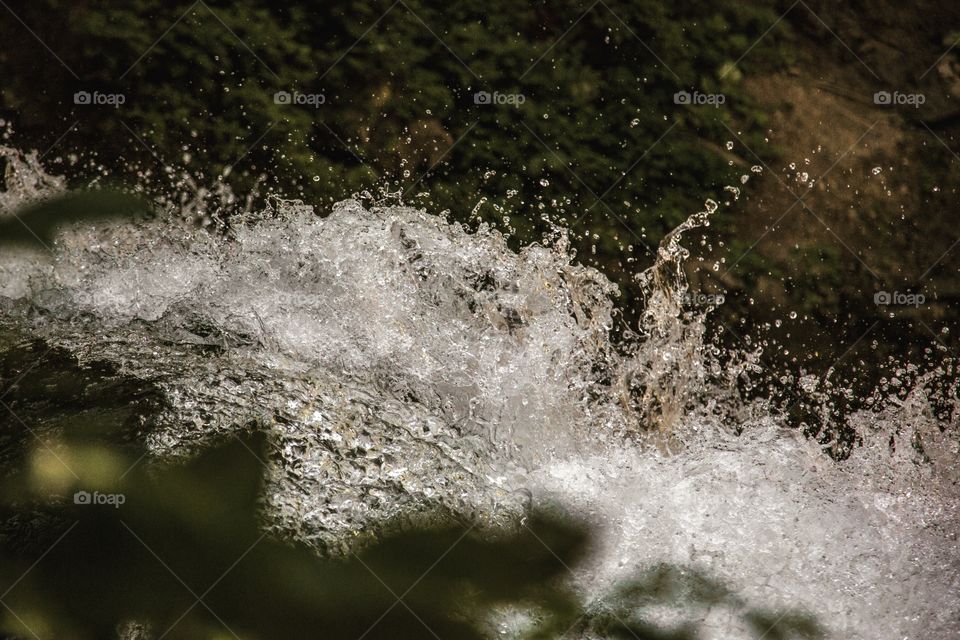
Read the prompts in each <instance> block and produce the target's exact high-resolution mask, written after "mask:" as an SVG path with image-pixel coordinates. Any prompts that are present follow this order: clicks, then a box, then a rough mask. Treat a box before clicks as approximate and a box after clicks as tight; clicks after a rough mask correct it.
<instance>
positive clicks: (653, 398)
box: [0, 149, 960, 640]
mask: <svg viewBox="0 0 960 640" xmlns="http://www.w3.org/2000/svg"><path fill="white" fill-rule="evenodd" d="M4 153H5V155H6V159H7V162H8V167H9V168H8V179H7V182H6V184H7V188H6V191H5V192H3V194H2V197H0V215H11V214H12V212H13V211H14V210H15V209H16V208H17V207H19V206H21V205H22V204H24V203H26V202H29V201H32V200H35V199H38V198H44V197H48V196H50V195H53V194H55V193H58V192H60V191H62V190H63V189H64V188H65V187H64V182H63V181H62V180H61V179H59V178H56V177H51V176H48V175H47V174H45V173H43V171H42V169H41V168H40V167H39V164H38V163H37V161H36V158H35V156H29V155H23V154H20V153H19V152H16V151H14V150H10V149H7V150H5V152H4ZM715 206H716V205H714V204H713V203H708V204H707V206H706V207H705V210H704V211H703V212H701V213H699V214H696V215H695V216H693V217H692V218H691V221H689V222H688V224H687V225H686V226H684V227H683V228H682V229H680V230H678V232H676V233H675V234H672V235H671V236H669V237H668V239H667V241H665V243H664V244H663V245H662V246H661V251H660V256H659V259H658V262H657V264H656V265H654V266H652V267H651V268H650V269H649V270H647V271H645V272H643V273H641V274H639V275H638V278H639V279H640V280H641V281H642V282H643V283H644V286H645V287H646V289H645V290H646V291H647V293H648V299H647V308H646V310H645V313H644V314H643V318H642V320H641V325H640V326H639V327H638V328H637V330H636V331H632V332H627V334H626V336H625V337H622V338H617V339H615V338H614V337H613V335H614V334H615V333H616V332H615V331H614V328H615V326H614V323H615V322H617V321H618V320H617V317H616V313H615V296H616V293H617V292H616V287H615V286H614V285H613V284H611V283H610V282H609V281H608V280H607V279H606V278H605V277H604V276H603V274H601V273H599V272H598V271H596V270H595V269H592V268H589V267H584V266H581V265H579V264H577V263H576V261H575V260H574V259H573V258H572V256H571V254H570V252H569V250H568V248H567V247H566V245H565V244H564V243H563V242H562V240H561V241H557V242H556V243H554V244H552V245H549V246H541V245H531V246H529V247H526V248H525V249H523V250H522V251H520V252H519V253H517V252H514V251H511V250H510V249H509V248H508V245H507V241H506V239H505V238H504V237H503V236H502V235H501V234H500V233H499V232H498V231H496V230H495V229H492V228H489V227H486V226H481V227H480V228H479V229H474V230H469V229H466V228H464V227H463V226H461V225H459V224H457V223H453V222H450V221H448V220H447V219H445V218H443V217H440V216H436V215H432V214H430V213H428V212H426V211H423V210H417V209H414V208H410V207H406V206H400V205H379V206H370V205H363V204H361V203H360V202H358V201H356V200H348V201H345V202H342V203H340V204H338V205H336V206H335V207H334V208H333V210H332V211H329V212H327V211H315V210H314V209H313V208H312V207H309V206H306V205H304V204H303V203H299V202H291V201H282V200H274V201H273V204H272V205H271V206H269V207H268V208H267V209H265V210H263V211H259V212H255V213H250V214H247V215H244V216H238V217H236V218H235V219H234V220H233V221H232V223H231V225H230V228H229V230H227V231H226V232H224V233H218V232H211V231H208V230H203V229H199V228H196V227H194V226H190V225H187V224H184V223H183V222H182V216H179V215H177V212H175V211H174V212H172V213H171V212H167V213H161V214H158V215H157V217H156V218H154V219H152V220H148V221H140V222H137V223H130V224H119V223H116V224H110V225H104V226H100V227H98V228H92V227H84V228H71V229H69V230H66V231H64V232H63V233H62V234H61V236H60V237H59V238H58V240H57V242H56V244H55V246H54V247H52V252H49V253H48V252H44V251H28V250H25V249H16V250H3V251H0V328H2V327H4V326H6V327H11V328H14V329H16V330H17V331H20V332H26V333H27V334H29V335H31V336H35V337H38V338H41V339H43V340H44V341H45V342H46V343H47V344H49V345H51V346H56V347H60V348H62V349H65V350H66V351H67V352H69V353H71V354H72V355H73V356H74V357H76V358H77V359H78V360H79V361H80V362H108V363H110V364H111V365H113V366H115V367H116V368H117V370H118V371H119V372H120V373H121V374H122V375H124V376H127V377H131V378H134V379H139V380H143V381H145V382H148V383H150V384H151V385H152V386H153V387H155V388H156V389H158V390H160V392H161V393H162V395H163V398H164V408H163V411H162V412H161V414H160V415H157V416H155V417H154V418H153V422H152V423H151V424H150V425H146V426H145V428H144V429H143V437H144V438H145V439H146V441H147V443H148V445H149V447H150V450H151V452H152V453H153V454H155V455H156V456H158V457H162V458H177V457H184V456H189V455H191V454H192V453H194V452H196V451H197V450H199V449H201V448H203V447H205V446H208V445H209V444H210V443H212V442H217V441H220V440H222V439H223V438H224V437H227V436H228V435H229V434H230V433H231V432H235V431H238V430H242V429H248V428H250V427H251V425H256V427H257V428H262V429H265V430H267V431H268V433H269V434H270V438H271V444H272V448H273V453H274V454H275V458H276V460H278V461H279V462H271V463H270V464H269V467H270V469H269V472H268V473H269V478H270V495H269V496H268V497H267V501H266V502H267V505H268V507H267V508H268V512H269V513H268V515H269V516H270V522H271V527H272V528H273V529H274V531H275V532H276V533H277V534H278V535H285V536H293V537H296V538H298V539H300V540H304V541H306V542H309V543H311V544H314V545H316V546H317V547H318V548H322V549H328V550H329V549H334V550H335V549H338V548H340V547H341V546H342V545H343V544H344V542H343V541H344V540H345V539H347V537H348V535H349V534H351V533H356V532H359V531H363V530H366V529H368V528H369V527H371V526H374V525H375V524H376V523H377V522H381V521H383V520H384V519H386V518H388V517H391V516H396V515H402V514H410V513H414V512H416V511H417V509H418V508H422V507H423V506H424V505H426V504H437V503H439V504H442V505H443V506H444V507H445V508H448V509H450V510H451V511H453V512H455V513H458V514H462V515H464V516H465V517H469V518H472V519H474V520H475V521H478V522H481V523H482V524H483V525H484V526H498V525H500V524H504V523H509V522H512V521H515V520H516V519H518V518H520V517H522V515H523V513H524V510H526V509H528V508H530V507H531V506H538V505H545V504H550V503H558V504H562V505H565V508H567V509H570V510H571V511H572V512H574V513H576V514H578V515H579V516H582V517H585V518H587V520H588V521H591V522H593V523H595V524H596V525H597V526H598V529H599V531H600V532H601V538H600V544H599V548H598V550H597V553H596V556H595V558H594V560H593V561H592V563H591V564H590V565H589V566H588V567H586V568H585V569H584V570H582V571H580V572H579V573H578V574H577V575H575V576H572V577H571V579H573V580H574V581H575V582H576V583H577V584H578V586H579V587H580V588H581V589H582V590H583V592H584V593H585V594H587V595H588V597H591V598H593V597H595V598H601V597H602V596H603V594H604V593H605V592H606V591H608V590H609V589H610V588H611V587H612V585H613V584H615V583H616V581H618V580H620V579H623V578H625V577H628V576H629V575H631V574H632V573H634V572H636V571H638V570H642V569H644V568H645V567H649V566H652V565H655V564H657V563H660V562H670V563H674V564H677V565H681V566H687V567H691V568H693V569H698V570H703V571H705V572H706V573H708V574H710V575H714V576H717V577H718V578H721V579H723V580H724V581H725V582H726V583H727V584H728V585H730V586H731V588H733V589H735V590H736V591H738V592H739V593H741V594H743V596H744V597H745V598H747V599H748V600H750V601H751V603H754V604H757V603H762V604H764V605H766V606H770V607H775V606H784V607H789V608H792V609H800V610H805V611H808V612H810V613H812V614H814V615H815V616H816V617H817V618H818V619H819V620H820V622H821V623H822V624H823V625H824V626H825V627H826V628H827V629H828V630H829V632H830V634H831V637H835V638H850V639H863V640H876V639H885V638H889V639H891V640H904V639H907V638H926V639H929V638H934V639H940V638H943V639H947V638H955V637H957V633H958V631H960V541H958V534H960V518H958V511H957V507H958V504H960V503H958V492H960V491H958V481H960V471H958V464H960V439H958V432H957V425H956V417H953V418H952V422H949V423H943V422H942V421H938V420H937V419H935V418H934V417H933V415H932V412H931V411H930V410H929V406H928V405H929V398H928V397H927V395H926V394H927V389H926V387H924V386H923V385H922V384H920V383H918V384H917V385H916V388H915V389H913V390H912V391H910V392H909V393H907V394H905V397H906V400H905V401H903V400H898V401H897V402H896V403H894V404H887V405H883V406H882V407H881V408H878V409H875V410H872V411H870V412H867V411H861V412H859V413H857V414H855V415H853V416H851V417H850V418H849V421H850V424H849V427H850V428H854V429H856V430H857V432H858V434H859V436H860V444H859V446H857V447H855V448H854V450H853V452H852V455H851V456H850V458H849V459H847V460H845V461H843V462H837V461H835V460H833V459H832V458H830V457H829V456H828V455H826V453H824V451H823V450H822V448H821V447H820V446H819V445H817V444H816V443H815V442H813V441H811V440H807V439H805V438H803V437H802V436H801V435H800V434H799V432H798V430H797V429H796V428H791V427H788V426H787V423H786V420H785V419H784V418H783V417H782V416H781V415H779V413H778V412H777V411H775V410H773V409H772V408H771V406H772V405H771V404H770V403H769V402H766V401H764V400H763V399H746V398H744V397H742V394H741V391H740V388H741V387H740V386H738V383H741V382H742V381H743V380H744V379H751V378H753V379H755V378H756V377H757V376H759V375H760V373H761V371H760V369H759V367H758V366H757V365H756V354H751V353H734V352H729V351H726V350H721V349H719V348H718V347H716V346H715V345H712V344H709V343H708V342H707V341H706V340H705V338H704V335H705V333H706V332H705V327H706V326H707V323H708V322H709V310H703V309H700V310H691V309H687V308H684V307H683V305H682V304H681V302H680V301H681V300H682V299H683V294H684V293H685V292H686V283H685V281H684V279H683V273H682V260H683V259H684V258H685V257H686V255H687V253H686V250H684V249H683V248H682V244H681V242H682V239H683V233H684V232H686V231H688V230H690V229H693V228H696V226H697V225H699V224H702V223H703V222H704V220H705V219H706V218H707V217H708V216H709V215H710V213H711V212H712V211H713V209H714V208H715ZM941 375H942V376H946V377H947V378H948V379H950V383H951V389H953V392H954V394H955V392H956V384H955V377H954V373H953V369H950V368H949V367H947V369H945V372H944V373H942V374H941ZM956 415H957V413H956V411H954V413H953V416H956ZM918 442H922V447H918V446H917V443H918ZM663 615H664V616H665V619H669V620H673V621H675V620H678V619H679V620H682V619H684V618H685V617H687V618H689V617H692V618H693V619H697V620H701V621H703V623H704V627H705V632H706V633H707V634H708V635H707V636H705V637H709V638H718V639H719V638H729V637H741V636H742V637H747V636H746V634H745V631H744V630H743V629H738V628H736V623H735V619H734V616H733V615H732V612H729V611H724V610H722V608H718V609H710V610H705V611H700V610H691V611H673V612H664V613H663Z"/></svg>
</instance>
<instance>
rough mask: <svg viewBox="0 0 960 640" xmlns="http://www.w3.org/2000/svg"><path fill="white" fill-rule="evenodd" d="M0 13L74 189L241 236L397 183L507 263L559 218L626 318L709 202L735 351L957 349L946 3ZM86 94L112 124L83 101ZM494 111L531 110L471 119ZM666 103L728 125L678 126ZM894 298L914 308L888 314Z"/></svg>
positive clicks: (11, 60) (149, 4) (851, 373)
mask: <svg viewBox="0 0 960 640" xmlns="http://www.w3.org/2000/svg"><path fill="white" fill-rule="evenodd" d="M0 5H2V6H0V77H2V78H3V80H2V83H0V86H2V95H0V113H2V114H3V117H4V118H5V119H6V121H7V123H8V124H9V126H10V127H11V128H12V130H13V134H12V135H9V136H8V144H11V145H13V146H16V147H20V148H25V149H36V150H37V152H38V155H39V156H41V158H42V161H43V163H44V164H45V165H46V166H48V167H49V168H50V170H51V171H52V172H55V173H62V174H66V175H69V176H70V177H71V178H72V179H74V181H75V182H76V183H77V184H86V183H89V182H90V181H91V179H98V180H99V179H102V178H103V176H104V175H108V176H110V178H111V179H113V180H123V181H126V182H138V183H142V184H149V185H153V187H154V188H156V189H157V190H168V189H169V185H170V183H171V182H174V183H180V184H181V187H182V188H184V189H186V190H195V189H197V188H201V190H202V194H201V195H204V196H205V197H206V201H207V207H206V209H204V210H201V211H199V212H198V215H199V217H201V218H206V219H211V218H216V219H227V220H229V217H230V215H231V213H232V207H231V206H226V207H224V206H222V201H221V199H218V198H216V197H215V196H214V192H215V191H216V189H215V187H216V186H217V185H223V184H228V185H230V186H231V187H232V189H233V191H234V192H235V193H236V194H238V195H239V196H240V199H241V200H243V199H244V198H246V197H247V195H248V194H260V195H263V194H266V193H268V192H270V191H274V192H280V193H283V194H286V195H289V196H293V197H298V198H302V199H304V200H305V201H307V202H308V203H310V204H314V205H316V206H317V209H318V211H319V212H320V213H321V214H322V213H325V212H326V211H328V210H329V205H330V204H331V203H333V202H335V201H337V200H340V199H343V198H345V197H349V196H350V195H351V194H354V193H357V192H362V191H364V190H367V191H369V192H370V193H371V194H376V193H377V190H378V188H380V187H384V186H389V188H390V189H392V190H394V191H403V192H404V193H405V198H404V199H405V200H406V201H408V202H410V203H413V204H417V205H419V206H423V207H425V208H426V209H427V210H428V211H431V212H434V213H440V212H443V211H448V212H449V215H450V216H451V217H452V218H454V219H457V220H461V221H464V222H467V223H469V224H476V223H477V222H478V221H487V222H491V223H493V224H496V225H497V226H499V227H500V228H502V229H504V230H512V235H513V242H514V243H515V245H517V246H520V245H522V244H525V243H529V242H532V241H537V240H539V239H541V238H542V237H543V234H544V233H546V232H548V231H549V225H547V224H546V223H545V222H544V219H543V218H544V216H545V215H547V216H549V217H550V218H551V219H553V220H557V221H560V222H562V223H563V224H565V225H566V226H568V227H569V229H570V230H571V233H572V238H573V240H574V245H575V248H576V249H577V251H578V259H579V260H581V261H583V262H586V263H590V264H594V265H596V266H597V267H598V268H600V269H602V270H603V271H604V272H605V273H606V274H607V275H608V276H609V277H610V278H611V279H612V280H614V281H616V282H617V283H618V284H619V285H620V287H621V291H622V296H621V306H622V309H623V313H624V318H625V320H627V321H632V320H633V319H634V318H635V317H636V313H637V310H638V309H639V308H640V307H641V305H642V301H641V300H640V299H639V291H638V289H637V287H636V284H635V282H634V280H633V277H632V276H633V275H634V274H635V273H636V272H637V271H639V270H640V269H641V268H643V267H645V266H647V265H649V264H651V262H652V260H653V253H652V252H653V251H654V250H655V249H656V246H657V243H658V241H659V240H660V239H661V237H662V236H663V235H664V233H666V232H667V231H668V230H670V229H671V228H673V227H674V226H676V225H677V224H678V223H679V222H681V221H682V220H684V219H685V218H686V217H687V216H688V215H689V214H691V213H693V212H695V211H698V210H701V209H702V207H703V202H704V200H705V199H706V198H714V199H716V200H718V201H720V202H721V203H726V202H729V203H730V204H729V206H725V205H724V206H721V209H720V211H719V212H718V214H717V215H716V216H715V218H714V220H713V223H712V224H711V226H710V227H709V228H708V229H706V230H704V233H702V234H701V233H695V234H693V235H691V236H690V237H689V238H688V239H687V240H686V242H685V244H686V245H687V246H688V247H690V248H691V250H692V254H693V257H692V260H691V261H690V263H689V271H690V278H691V281H692V283H693V287H694V290H695V291H698V292H703V293H721V292H722V293H724V294H725V296H726V303H725V304H724V305H723V306H722V307H721V308H720V309H719V311H718V312H717V313H716V315H715V316H714V318H715V322H714V324H713V326H714V329H715V331H716V332H717V334H718V335H719V336H720V339H721V340H724V341H725V342H727V344H729V345H732V346H737V347H742V346H743V345H744V344H747V343H749V345H751V346H754V345H757V344H761V343H762V344H764V345H765V350H764V355H763V363H764V364H765V365H766V366H768V367H769V368H770V370H779V369H781V367H783V366H784V365H786V366H787V367H788V368H789V369H791V370H793V371H796V372H800V371H807V372H812V373H814V374H816V375H819V376H825V375H827V374H828V372H830V371H831V368H834V369H835V372H834V373H832V374H831V375H833V376H835V377H836V378H837V379H840V380H842V379H843V378H844V377H850V378H855V379H857V380H858V381H859V382H860V383H861V384H863V385H872V384H873V383H874V382H875V381H876V379H878V378H880V377H882V376H885V375H889V372H890V371H891V370H892V367H894V366H896V365H897V364H898V363H903V362H905V361H908V360H910V361H915V362H918V363H922V362H936V361H937V359H939V358H942V356H943V354H944V353H952V352H953V349H954V346H955V344H956V343H955V340H956V320H957V305H956V302H957V298H958V296H960V277H958V267H960V248H958V247H957V244H958V242H960V227H958V225H957V224H956V221H957V189H956V185H957V176H958V166H960V162H958V156H957V152H956V151H957V149H958V148H960V143H958V141H957V139H956V133H957V131H958V129H960V105H958V102H957V99H958V98H960V47H955V45H956V44H957V42H958V40H960V6H958V5H953V4H951V3H937V2H925V1H920V2H917V3H913V4H910V5H909V6H908V5H905V4H903V3H894V2H889V1H884V2H869V3H868V2H848V3H843V4H838V3H828V2H818V1H815V0H810V1H809V2H805V1H797V2H793V3H790V2H748V3H744V2H736V1H728V0H720V1H711V2H699V1H679V2H653V1H650V0H633V1H630V2H627V1H624V0H597V1H595V2H592V3H591V1H590V0H586V1H581V2H567V1H561V2H538V1H534V2H517V1H516V0H511V1H505V0H483V1H480V0H466V1H462V2H453V3H450V2H427V1H421V0H402V1H398V2H392V1H391V0H387V1H384V2H364V3H361V2H333V3H326V2H306V1H301V2H291V3H284V4H277V3H273V2H266V1H259V0H242V1H239V2H231V3H225V2H212V1H211V2H196V3H193V4H191V3H169V2H159V1H157V0H134V1H131V2H125V3H122V4H121V3H115V2H113V3H108V2H98V1H90V0H85V1H84V0H81V1H77V0H74V1H70V2H60V1H56V0H36V1H32V2H0ZM83 91H85V92H89V93H93V92H100V93H101V94H111V93H113V94H122V95H123V99H124V103H123V104H122V105H116V106H112V105H93V104H90V105H85V104H76V103H75V100H74V95H75V94H76V93H77V92H83ZM277 91H287V92H291V93H294V92H299V93H302V94H322V95H323V104H321V105H319V106H311V105H295V104H277V103H276V101H275V100H274V95H275V93H276V92H277ZM478 91H486V92H490V93H493V92H498V93H500V94H504V95H514V96H515V95H518V94H519V95H522V96H523V98H522V104H477V103H476V101H475V99H474V95H475V93H476V92H478ZM678 91H687V92H691V93H692V92H700V93H701V94H722V95H723V97H724V103H723V104H722V105H718V106H712V105H700V106H697V105H689V104H677V103H676V100H675V98H674V96H675V94H676V92H678ZM877 91H887V92H890V93H891V94H892V93H894V92H900V94H910V95H915V94H922V95H923V100H924V103H923V104H922V105H920V106H919V107H915V106H913V105H910V104H903V105H885V104H877V103H876V101H875V99H874V94H875V92H877ZM518 101H519V100H518V99H516V98H514V99H513V102H518ZM731 143H732V144H731ZM755 166H756V167H761V168H762V172H761V173H755V172H754V171H753V170H752V169H751V168H752V167H755ZM744 175H748V176H751V179H750V180H749V182H747V183H746V184H741V179H740V178H741V176H744ZM185 176H189V178H185ZM727 185H733V186H737V187H740V188H742V195H741V197H740V199H739V200H738V201H734V200H733V199H732V197H731V194H730V193H729V192H727V191H725V190H724V187H725V186H727ZM477 205H480V206H479V207H477ZM238 206H239V205H238ZM474 212H475V214H474ZM701 236H702V238H701ZM880 291H887V292H891V293H892V292H900V293H919V294H922V295H923V296H924V303H923V304H921V305H919V306H883V305H877V304H876V303H875V295H876V294H877V293H878V292H880ZM951 329H952V330H951Z"/></svg>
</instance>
